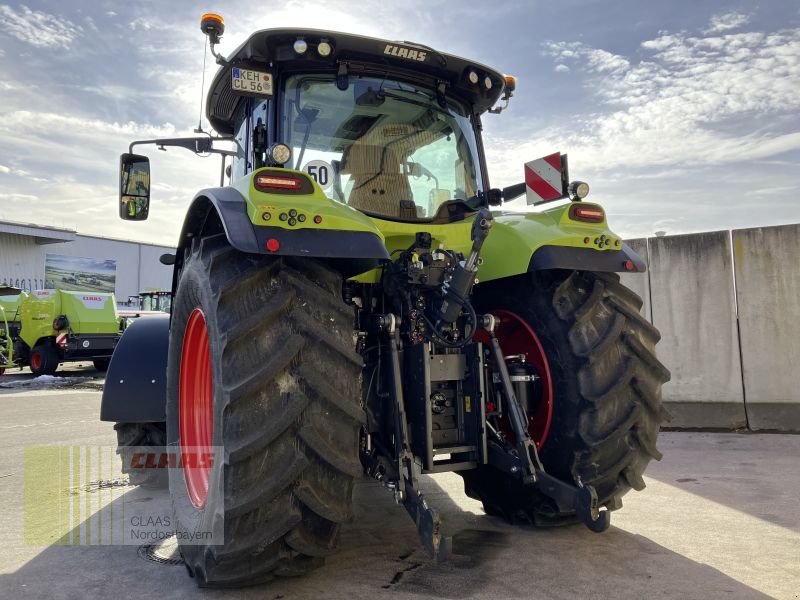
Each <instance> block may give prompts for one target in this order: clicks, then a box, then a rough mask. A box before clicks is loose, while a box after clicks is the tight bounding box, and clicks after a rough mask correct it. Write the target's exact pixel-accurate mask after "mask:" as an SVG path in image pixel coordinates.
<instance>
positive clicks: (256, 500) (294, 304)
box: [167, 235, 365, 587]
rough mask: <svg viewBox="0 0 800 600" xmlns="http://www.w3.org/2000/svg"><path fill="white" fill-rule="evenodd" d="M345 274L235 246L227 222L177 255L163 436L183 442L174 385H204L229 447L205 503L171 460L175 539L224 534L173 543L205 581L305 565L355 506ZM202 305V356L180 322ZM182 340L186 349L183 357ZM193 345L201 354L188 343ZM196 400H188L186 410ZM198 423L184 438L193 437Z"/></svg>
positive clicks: (217, 439) (256, 579) (357, 421)
mask: <svg viewBox="0 0 800 600" xmlns="http://www.w3.org/2000/svg"><path fill="white" fill-rule="evenodd" d="M341 286H342V281H341V277H340V276H339V274H338V273H336V272H334V271H332V270H330V269H329V268H327V267H326V266H324V265H322V264H321V263H319V262H316V261H313V260H310V259H294V258H281V257H273V256H263V255H252V254H244V253H241V252H239V251H237V250H235V249H233V248H231V247H230V245H229V244H228V242H227V240H226V239H225V236H224V235H218V236H214V237H209V238H205V239H202V240H200V241H198V242H196V243H195V245H194V248H193V249H192V251H191V252H190V253H188V255H187V258H186V262H185V265H184V267H183V270H182V272H181V275H180V280H179V283H178V288H177V294H176V297H175V302H174V304H173V310H172V324H171V331H170V349H169V365H168V384H167V385H168V391H167V437H168V442H169V445H170V447H171V448H172V447H180V444H181V439H180V435H181V427H183V428H184V429H183V431H187V429H186V428H187V427H188V425H187V421H186V420H184V421H183V422H182V421H181V417H180V411H181V410H182V409H183V410H186V411H187V414H188V404H187V403H188V402H190V400H188V399H187V398H188V396H187V395H186V394H184V397H183V403H181V394H180V390H181V387H182V386H186V390H189V389H200V390H205V389H206V387H204V386H205V385H207V387H208V389H209V390H211V391H209V392H208V393H209V395H211V394H212V393H213V422H209V421H210V419H206V421H205V422H206V423H208V425H209V427H210V429H211V430H212V432H211V434H210V439H211V440H212V443H213V446H214V447H220V446H224V449H225V451H224V454H225V457H224V461H223V460H222V458H223V457H222V456H218V457H215V461H214V464H213V466H211V468H210V470H209V472H208V480H207V481H208V483H207V489H206V491H205V492H203V491H202V490H201V493H200V494H199V496H200V498H199V500H200V501H201V502H198V501H197V500H198V494H197V493H196V490H197V487H198V486H197V485H196V481H195V482H193V483H191V487H192V490H193V491H192V493H191V494H190V492H189V490H188V488H187V480H192V476H191V474H189V475H186V474H185V473H184V472H183V471H182V470H180V469H170V494H171V496H172V503H173V508H174V513H175V516H176V526H177V531H178V533H179V538H180V539H184V540H185V539H191V538H189V537H187V536H188V535H190V534H192V533H194V532H196V531H213V532H214V535H215V536H216V535H217V534H218V533H219V532H222V533H224V544H223V545H211V544H204V543H203V542H201V541H196V542H195V543H194V545H190V544H188V543H182V544H181V554H182V555H183V558H184V561H185V562H186V565H187V567H188V568H189V571H190V573H191V574H192V575H193V576H194V578H195V579H196V582H197V583H198V585H200V586H201V587H239V586H244V585H252V584H256V583H261V582H264V581H268V580H270V579H272V578H273V577H275V576H295V575H301V574H303V573H305V572H307V571H309V570H311V569H313V568H315V567H318V566H320V565H321V564H322V562H323V557H324V556H325V555H327V554H329V553H330V552H331V551H333V550H334V548H335V546H336V543H337V539H338V534H339V528H340V524H341V523H343V522H345V521H347V520H349V519H350V518H351V515H352V513H351V510H352V509H351V504H352V491H353V478H354V477H355V476H357V475H360V474H361V473H362V468H361V465H360V462H359V458H358V441H359V430H360V427H361V424H362V423H363V422H364V420H365V416H364V412H363V409H362V408H361V406H360V397H361V396H360V391H361V370H362V360H361V357H360V356H359V355H358V354H357V353H356V351H355V339H354V335H353V326H354V314H353V311H352V309H351V308H349V307H348V306H347V305H346V304H344V302H343V301H342V296H341ZM198 310H199V311H202V316H203V319H204V322H205V325H204V326H203V327H202V329H204V330H205V332H206V333H207V339H208V342H207V347H208V354H209V357H208V358H207V359H202V360H201V361H200V362H199V363H198V362H197V360H196V359H197V356H200V355H202V354H203V352H202V351H195V350H193V349H192V348H194V347H195V346H196V344H195V343H193V342H191V341H190V342H188V343H187V344H184V334H185V333H187V332H189V331H191V333H189V334H188V335H187V336H186V337H187V339H190V340H191V337H190V336H192V335H194V332H195V330H196V329H197V323H194V324H193V325H190V327H189V328H187V323H190V322H191V321H192V315H198V314H199V313H198ZM182 348H185V349H189V351H187V350H184V353H185V354H184V356H183V358H182V356H181V352H182ZM192 352H195V353H196V354H197V356H195V357H192V356H187V354H191V353H192ZM203 361H206V362H207V363H210V366H208V367H203V366H202V365H203V364H205V363H203ZM182 364H184V365H187V364H194V365H200V369H199V370H198V373H199V372H200V371H203V370H204V369H206V368H208V369H210V373H211V375H210V381H209V380H208V379H206V380H205V381H209V383H208V384H203V383H202V381H201V382H200V383H201V385H200V386H199V387H197V385H198V384H197V381H198V379H197V377H195V376H194V375H192V374H191V373H185V374H183V375H182V374H181V365H182ZM187 370H188V369H187ZM203 377H208V376H207V375H204V376H203ZM200 379H202V377H201V378H200ZM204 407H205V404H204V403H203V402H197V403H196V404H195V405H192V406H191V410H192V411H200V412H202V411H203V410H205V408H204ZM192 414H194V412H193V413H192ZM196 433H198V435H197V436H195V435H194V433H192V435H191V436H189V435H188V433H187V439H191V438H192V437H194V439H203V438H202V435H201V434H202V431H200V432H196ZM200 487H202V486H200ZM193 499H194V501H193ZM198 504H199V506H198ZM215 543H218V541H216V540H215Z"/></svg>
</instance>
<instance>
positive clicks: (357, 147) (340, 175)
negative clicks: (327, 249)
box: [207, 29, 512, 222]
mask: <svg viewBox="0 0 800 600" xmlns="http://www.w3.org/2000/svg"><path fill="white" fill-rule="evenodd" d="M226 66H227V68H223V69H221V70H220V71H219V73H218V74H217V77H216V78H215V80H214V82H213V83H212V85H211V89H210V93H209V98H208V108H207V110H208V116H209V119H210V121H211V124H212V126H213V127H214V129H216V130H217V131H218V132H220V133H222V134H223V135H225V134H229V135H233V136H235V138H236V140H237V142H238V143H237V156H236V157H235V158H234V161H233V167H232V171H233V174H234V176H242V175H246V174H247V173H248V172H250V171H251V170H253V169H258V168H261V167H265V166H282V167H285V168H290V169H295V170H298V171H305V172H306V173H308V174H309V175H311V176H312V177H313V178H314V179H315V180H316V182H317V183H318V184H319V185H320V186H321V187H322V188H323V189H324V190H325V194H326V195H327V196H328V197H329V198H330V199H332V200H335V201H337V202H341V203H343V204H347V205H349V206H352V207H353V208H356V209H358V210H360V211H362V212H364V213H366V214H368V215H370V216H374V217H378V218H382V219H389V220H397V221H406V222H414V221H432V220H434V221H436V220H438V221H444V222H447V220H448V216H449V215H450V214H451V213H453V212H458V214H460V215H463V214H465V213H468V212H471V211H474V210H476V209H477V208H478V207H479V206H480V205H485V204H486V202H485V199H484V198H485V194H484V193H485V191H486V188H487V174H486V172H485V167H484V160H483V149H482V147H481V141H480V114H481V113H483V112H485V111H487V110H489V109H490V108H491V107H492V106H493V105H494V104H495V103H496V102H497V100H498V99H499V98H500V96H501V95H502V94H503V93H505V94H506V95H507V96H508V95H510V90H511V89H512V84H511V80H509V83H507V82H506V80H505V78H504V77H503V76H502V75H501V74H500V73H498V72H497V71H495V70H493V69H490V68H488V67H485V66H483V65H480V64H478V63H475V62H472V61H468V60H465V59H463V58H459V57H456V56H451V55H447V54H442V53H440V52H436V51H434V50H432V49H430V48H427V47H424V46H420V45H417V44H412V43H408V42H402V43H400V42H397V43H388V42H386V41H383V40H377V39H372V38H367V37H361V36H356V35H348V34H341V33H332V32H325V31H316V30H305V29H275V30H267V31H260V32H257V33H255V34H253V35H252V36H251V38H250V39H249V40H248V41H247V42H246V43H245V44H243V45H242V46H241V47H240V48H239V49H238V50H236V51H235V52H234V53H233V55H232V56H231V57H230V58H229V59H228V60H227V61H226ZM243 94H246V95H243ZM455 205H460V208H461V209H462V210H460V211H454V208H455Z"/></svg>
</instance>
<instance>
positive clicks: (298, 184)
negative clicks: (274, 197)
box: [253, 169, 314, 194]
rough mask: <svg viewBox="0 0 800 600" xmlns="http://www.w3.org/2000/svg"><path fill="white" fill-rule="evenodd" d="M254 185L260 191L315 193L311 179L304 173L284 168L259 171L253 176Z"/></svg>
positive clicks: (272, 192)
mask: <svg viewBox="0 0 800 600" xmlns="http://www.w3.org/2000/svg"><path fill="white" fill-rule="evenodd" d="M253 185H254V186H255V188H256V189H257V190H258V191H259V192H268V193H270V194H313V193H314V186H313V185H312V184H311V180H310V179H309V178H308V177H307V176H306V175H303V174H302V173H291V172H287V171H285V170H283V169H269V170H266V169H265V170H263V171H259V172H257V173H256V174H255V176H254V177H253Z"/></svg>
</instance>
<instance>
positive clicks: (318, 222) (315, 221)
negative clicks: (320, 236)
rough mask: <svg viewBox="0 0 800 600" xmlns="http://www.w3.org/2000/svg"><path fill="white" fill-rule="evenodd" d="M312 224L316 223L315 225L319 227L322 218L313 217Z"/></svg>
mask: <svg viewBox="0 0 800 600" xmlns="http://www.w3.org/2000/svg"><path fill="white" fill-rule="evenodd" d="M314 223H316V224H317V225H319V224H320V223H322V217H320V216H319V215H317V216H316V217H314Z"/></svg>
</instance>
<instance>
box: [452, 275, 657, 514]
mask: <svg viewBox="0 0 800 600" xmlns="http://www.w3.org/2000/svg"><path fill="white" fill-rule="evenodd" d="M475 303H476V308H477V309H478V310H479V311H481V312H492V311H496V310H505V311H510V312H513V313H514V314H516V315H517V316H519V317H521V318H522V319H523V320H524V321H525V322H526V323H527V324H528V325H529V326H530V327H531V328H532V329H533V331H534V332H535V333H536V335H537V337H538V338H539V340H540V342H541V344H542V347H543V349H544V352H545V355H546V358H547V362H548V363H549V368H550V376H551V379H552V381H553V392H554V397H553V415H552V417H553V420H552V424H551V427H550V431H549V434H548V436H547V438H546V439H545V440H544V445H543V446H542V448H541V450H540V456H541V458H542V462H543V463H544V467H545V470H546V471H547V472H548V473H550V474H552V475H555V476H556V477H558V478H560V479H562V480H563V481H567V482H569V483H577V482H578V481H579V480H580V481H582V482H583V483H584V484H591V485H592V486H594V487H595V489H596V491H597V494H598V499H599V502H600V505H602V506H606V507H607V508H608V509H609V510H616V509H618V508H620V507H621V506H622V500H621V498H622V496H623V495H624V494H625V493H627V492H628V490H630V489H631V488H633V489H636V490H641V489H643V488H644V487H645V483H644V480H643V479H642V473H643V472H644V470H645V467H646V466H647V464H648V463H649V462H650V459H651V458H655V459H656V460H659V459H660V458H661V453H660V452H659V451H658V450H657V449H656V437H657V436H658V431H659V427H660V424H661V423H662V422H663V421H664V420H666V419H668V416H669V415H668V413H667V412H666V410H665V409H664V408H663V406H662V404H661V386H662V384H663V383H664V382H666V381H668V380H669V371H667V369H666V368H665V367H664V366H663V365H662V364H661V363H660V362H659V361H658V360H657V359H656V357H655V352H654V348H655V344H656V343H657V342H658V340H659V339H660V337H661V336H660V334H659V333H658V330H656V329H655V328H654V327H653V326H652V325H651V324H650V323H649V322H647V321H646V320H645V319H644V318H643V317H642V316H641V314H640V313H639V310H640V308H641V306H642V300H641V298H639V296H637V295H636V294H635V293H634V292H632V291H631V290H629V289H627V288H626V287H624V286H623V285H622V284H620V282H619V277H618V276H617V275H616V274H614V273H589V272H580V271H575V272H570V271H541V272H536V273H531V274H527V275H522V276H518V277H514V278H509V279H505V280H500V281H495V282H489V283H487V284H481V285H480V286H479V287H478V288H477V289H476V291H475ZM463 476H464V483H465V489H466V492H467V494H468V495H469V496H471V497H472V498H475V499H478V500H481V501H482V502H483V505H484V508H485V510H486V512H487V513H489V514H496V515H500V516H503V517H505V518H506V519H507V520H509V521H512V522H528V523H534V524H537V525H554V524H561V523H565V522H569V521H572V520H575V519H574V512H573V511H572V510H571V509H570V507H566V506H557V505H556V504H555V502H554V501H553V500H551V499H550V498H548V497H545V496H543V495H541V494H539V493H538V492H537V491H536V490H535V489H531V488H528V487H524V486H522V485H521V483H520V482H519V481H518V480H517V479H515V478H512V477H510V476H508V475H506V474H505V473H503V472H501V471H499V470H497V469H495V468H493V467H489V466H487V467H482V468H479V469H476V470H474V471H469V472H465V473H463Z"/></svg>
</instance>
